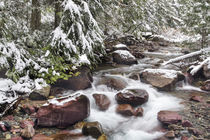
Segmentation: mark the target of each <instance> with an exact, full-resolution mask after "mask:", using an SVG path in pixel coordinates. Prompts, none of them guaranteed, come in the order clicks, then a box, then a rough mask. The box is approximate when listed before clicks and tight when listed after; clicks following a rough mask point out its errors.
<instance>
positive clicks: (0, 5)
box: [0, 1, 5, 9]
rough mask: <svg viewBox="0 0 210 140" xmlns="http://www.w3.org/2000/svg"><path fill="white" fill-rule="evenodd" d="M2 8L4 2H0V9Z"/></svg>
mask: <svg viewBox="0 0 210 140" xmlns="http://www.w3.org/2000/svg"><path fill="white" fill-rule="evenodd" d="M4 6H5V5H4V2H3V1H1V2H0V9H2V8H4Z"/></svg>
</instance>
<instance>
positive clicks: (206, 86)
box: [201, 80, 210, 91]
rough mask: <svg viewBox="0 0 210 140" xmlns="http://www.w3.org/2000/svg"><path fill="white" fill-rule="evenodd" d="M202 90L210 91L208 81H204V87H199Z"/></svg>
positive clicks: (209, 81)
mask: <svg viewBox="0 0 210 140" xmlns="http://www.w3.org/2000/svg"><path fill="white" fill-rule="evenodd" d="M201 89H202V90H205V91H210V80H206V81H205V82H204V85H203V86H202V87H201Z"/></svg>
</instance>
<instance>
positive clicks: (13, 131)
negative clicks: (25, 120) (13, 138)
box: [10, 128, 21, 133]
mask: <svg viewBox="0 0 210 140" xmlns="http://www.w3.org/2000/svg"><path fill="white" fill-rule="evenodd" d="M10 132H11V133H20V132H21V129H16V128H12V129H11V130H10Z"/></svg>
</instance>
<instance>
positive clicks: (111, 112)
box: [76, 67, 182, 140]
mask: <svg viewBox="0 0 210 140" xmlns="http://www.w3.org/2000/svg"><path fill="white" fill-rule="evenodd" d="M127 69H129V70H131V68H127ZM133 69H136V68H135V67H133ZM116 70H117V69H116ZM123 70H124V71H125V70H126V68H124V69H123ZM110 71H111V72H113V71H114V69H112V70H110ZM110 71H106V72H104V71H99V72H97V73H95V75H94V78H93V79H94V82H93V84H92V88H90V89H87V90H81V91H77V92H78V93H82V94H85V95H86V96H88V98H89V99H90V107H91V109H90V110H91V111H90V116H89V117H88V121H90V122H92V121H98V122H100V123H101V124H102V127H103V129H104V131H105V134H106V135H107V136H108V139H110V140H152V139H156V138H158V137H160V136H162V135H163V133H162V132H160V131H158V130H157V131H155V128H157V127H158V126H159V125H160V123H159V121H158V120H157V113H158V112H159V111H160V110H179V109H181V108H182V106H181V105H180V104H179V102H180V100H179V99H177V98H175V97H172V96H170V95H168V94H167V93H161V92H159V91H157V90H156V89H154V88H153V87H152V86H151V85H148V84H144V83H141V82H140V81H139V80H132V79H130V78H128V75H113V74H109V72H110ZM105 73H106V74H105ZM103 75H106V76H113V77H118V78H121V79H123V80H124V81H126V82H127V83H128V85H127V86H126V88H125V89H123V90H126V89H143V90H146V91H147V92H148V94H149V100H148V102H147V103H145V104H143V105H141V107H142V108H143V110H144V113H143V116H142V117H135V116H132V117H124V116H121V115H120V114H117V113H116V107H117V105H118V104H117V102H116V100H115V95H116V94H117V93H118V92H119V91H117V90H114V89H112V88H110V87H107V86H106V85H99V84H98V82H99V80H100V79H101V78H102V76H103ZM77 92H76V93H77ZM93 94H104V95H106V96H107V97H108V98H109V99H110V101H111V104H110V106H109V108H108V110H106V111H100V110H99V108H98V107H97V106H96V104H95V100H94V98H93V96H92V95H93Z"/></svg>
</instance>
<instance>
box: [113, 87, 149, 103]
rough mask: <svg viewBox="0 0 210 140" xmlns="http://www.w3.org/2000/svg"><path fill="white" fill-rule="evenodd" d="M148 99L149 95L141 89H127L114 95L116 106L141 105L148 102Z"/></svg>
mask: <svg viewBox="0 0 210 140" xmlns="http://www.w3.org/2000/svg"><path fill="white" fill-rule="evenodd" d="M148 98H149V94H148V93H147V91H146V90H142V89H129V90H127V91H124V92H119V93H118V94H117V95H115V99H116V101H117V103H118V104H130V105H132V106H138V105H142V104H144V103H146V102H147V101H148Z"/></svg>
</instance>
